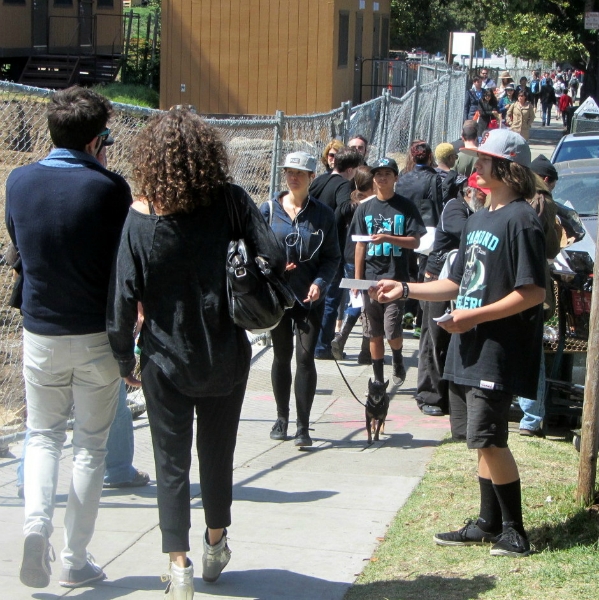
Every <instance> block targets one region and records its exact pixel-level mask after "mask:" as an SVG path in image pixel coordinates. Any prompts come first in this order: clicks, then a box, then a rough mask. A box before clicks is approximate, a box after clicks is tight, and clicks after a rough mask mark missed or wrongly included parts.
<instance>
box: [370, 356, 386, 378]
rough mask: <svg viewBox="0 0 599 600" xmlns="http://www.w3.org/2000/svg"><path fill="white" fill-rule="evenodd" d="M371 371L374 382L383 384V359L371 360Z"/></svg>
mask: <svg viewBox="0 0 599 600" xmlns="http://www.w3.org/2000/svg"><path fill="white" fill-rule="evenodd" d="M372 370H373V372H374V380H375V381H380V382H381V383H383V382H384V381H385V359H384V358H377V359H376V360H373V361H372Z"/></svg>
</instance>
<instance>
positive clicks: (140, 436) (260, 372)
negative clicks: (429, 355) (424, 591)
mask: <svg viewBox="0 0 599 600" xmlns="http://www.w3.org/2000/svg"><path fill="white" fill-rule="evenodd" d="M359 344H360V337H359V334H358V328H357V327H356V328H355V332H354V333H353V334H352V336H351V337H350V340H349V342H348V346H347V348H346V350H347V352H348V358H349V359H350V360H345V361H342V362H341V363H340V365H341V368H342V369H343V372H344V374H345V376H346V378H347V379H348V381H349V383H350V385H351V386H352V388H353V389H354V391H355V392H356V395H357V396H358V397H359V398H361V399H362V398H363V395H364V392H365V390H366V386H367V382H368V378H369V377H370V376H371V374H372V370H371V367H368V366H359V365H357V363H356V356H357V353H358V350H359ZM254 351H255V356H254V359H253V364H252V368H251V374H250V380H249V384H248V391H247V394H246V401H245V405H244V409H243V413H242V421H241V426H240V431H239V438H238V443H237V451H236V456H235V458H236V460H235V488H234V502H233V524H232V526H231V527H230V531H229V533H230V547H231V550H232V552H233V555H232V558H231V562H230V563H229V566H228V567H227V568H226V570H225V571H224V572H223V575H222V576H221V578H220V579H219V581H218V582H217V583H215V584H205V583H204V582H203V581H202V579H201V556H202V550H201V548H202V534H203V532H204V527H205V525H204V520H203V512H202V511H201V510H197V511H193V512H192V523H193V525H192V538H191V546H192V550H191V553H190V557H191V558H192V560H193V561H194V562H195V565H196V579H195V587H196V597H205V598H220V599H221V600H222V599H228V598H231V599H233V598H234V599H239V598H260V599H263V600H269V599H276V598H292V599H294V600H304V599H305V600H314V599H316V598H318V599H324V598H327V599H330V600H340V599H341V598H343V596H344V594H345V592H346V590H347V589H348V587H349V586H350V585H351V584H352V582H353V581H354V579H355V577H356V576H357V575H358V574H359V573H360V572H361V570H362V568H363V565H364V561H366V560H368V559H369V558H370V556H371V555H372V553H373V551H374V550H375V548H376V546H377V543H378V541H377V538H380V537H383V536H384V535H385V531H386V528H387V526H388V524H389V523H390V522H391V520H392V519H393V517H394V516H395V514H396V513H397V511H398V510H399V508H401V506H402V505H403V503H404V502H405V500H406V499H407V498H408V496H409V495H410V493H411V492H412V490H413V489H414V487H415V486H416V484H417V483H418V482H419V480H420V478H421V477H422V475H423V473H424V471H425V468H426V465H427V463H428V461H429V460H430V458H431V455H432V451H433V449H434V447H435V446H436V445H437V444H438V442H439V440H440V439H441V438H442V437H443V436H444V435H445V433H446V432H447V431H448V429H449V423H448V419H447V417H443V418H439V417H425V416H423V415H422V414H421V413H420V411H419V410H418V409H417V407H416V403H415V401H414V399H413V394H414V388H415V384H416V364H417V353H418V340H416V339H413V338H412V337H411V333H410V332H406V343H405V351H404V356H405V362H406V366H407V367H408V376H407V379H406V382H405V383H404V385H403V386H402V388H399V389H396V388H394V387H393V384H391V386H390V389H391V397H392V401H391V406H390V410H389V416H388V419H387V426H386V431H385V435H383V436H382V438H381V441H380V442H377V443H373V444H372V445H371V446H368V445H367V443H366V432H365V420H364V409H363V407H362V406H360V405H359V404H358V403H357V402H356V400H355V399H354V398H353V397H352V396H351V394H350V392H349V391H348V389H347V387H346V386H345V384H344V383H343V380H342V379H341V377H340V375H339V373H338V371H337V367H336V366H335V363H334V362H331V361H317V368H318V390H317V395H316V399H315V402H314V408H313V410H312V422H313V425H312V428H313V431H312V433H311V435H312V437H313V439H314V446H313V447H312V448H311V449H306V450H303V451H300V450H298V449H297V448H296V447H295V446H294V445H293V443H292V442H291V441H288V442H274V441H272V440H271V439H270V437H269V432H270V427H271V425H272V423H273V422H274V420H275V416H276V412H275V403H274V398H273V396H272V391H271V385H270V365H271V362H272V349H270V348H262V347H261V346H256V347H255V349H254ZM385 371H386V375H388V376H390V375H391V367H390V365H387V367H386V369H385ZM135 427H136V431H135V465H136V466H137V467H138V468H140V469H143V470H147V471H148V472H150V473H151V475H152V478H153V477H154V466H153V458H152V449H151V443H150V434H149V427H148V424H147V420H146V418H145V415H144V416H143V417H142V418H140V419H138V420H137V421H135ZM67 443H68V444H70V439H69V440H68V441H67ZM11 450H12V453H13V454H14V456H15V457H19V456H20V454H21V448H20V445H16V446H14V447H13V448H12V449H11ZM16 462H17V460H16V458H15V459H5V460H2V461H0V528H1V530H2V546H1V548H0V589H2V590H4V592H3V593H2V594H0V595H1V596H2V597H3V598H10V600H22V599H25V598H37V599H38V600H50V599H55V598H63V597H69V598H84V599H86V600H112V599H116V598H130V599H132V600H133V599H138V600H142V599H143V600H146V599H148V600H150V599H152V598H156V599H159V598H162V597H163V590H164V587H165V584H163V583H161V581H160V575H161V574H162V573H164V572H165V571H166V567H167V563H168V560H167V557H166V556H165V555H163V554H161V552H160V530H159V528H158V511H157V508H156V488H155V485H154V483H153V482H152V483H151V484H150V485H149V486H147V487H145V488H137V489H133V490H106V491H104V493H103V495H102V501H101V505H100V512H99V516H98V521H97V527H96V533H95V536H94V538H93V540H92V543H91V545H90V548H89V550H90V551H91V552H92V554H93V555H94V557H95V559H96V561H97V562H98V564H100V565H101V566H102V567H103V568H104V569H105V571H106V573H107V575H108V579H107V580H106V581H105V582H102V583H101V584H99V585H97V586H96V587H94V588H83V589H81V590H73V591H69V590H65V589H63V588H61V587H60V586H59V585H58V583H57V581H58V576H59V574H60V559H59V558H58V557H57V561H56V562H55V563H54V565H53V575H52V582H51V584H50V586H49V587H48V588H46V589H44V590H34V589H30V588H26V587H24V586H23V585H22V584H21V583H20V581H19V578H18V575H19V567H20V562H21V556H22V547H23V536H22V531H21V528H22V520H23V510H22V503H21V501H20V500H18V499H17V498H16V488H15V468H16ZM70 472H71V458H70V446H68V447H67V448H66V449H65V452H64V454H63V458H62V461H61V467H60V476H59V485H58V503H57V509H56V514H55V517H54V524H55V526H56V530H55V532H54V534H53V536H52V542H53V545H54V546H55V550H56V553H57V555H58V554H59V552H60V550H61V549H62V534H63V531H62V522H63V518H64V507H65V503H66V496H67V492H68V485H69V479H70ZM197 473H198V468H197V461H196V460H195V459H194V465H193V467H192V496H193V497H192V506H193V507H196V508H198V509H200V508H201V498H200V496H199V483H198V475H197Z"/></svg>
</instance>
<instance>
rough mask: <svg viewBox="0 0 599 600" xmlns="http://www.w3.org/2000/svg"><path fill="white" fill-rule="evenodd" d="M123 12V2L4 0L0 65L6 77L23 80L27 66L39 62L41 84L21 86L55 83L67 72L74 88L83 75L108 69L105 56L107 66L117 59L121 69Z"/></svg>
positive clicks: (0, 19) (0, 10) (0, 15)
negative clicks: (45, 81)
mask: <svg viewBox="0 0 599 600" xmlns="http://www.w3.org/2000/svg"><path fill="white" fill-rule="evenodd" d="M122 13H123V0H1V2H0V64H2V65H3V72H4V76H5V77H6V78H7V79H13V80H19V81H21V74H22V73H23V71H24V68H25V65H26V64H27V63H30V64H31V65H35V64H36V63H37V64H38V65H42V64H43V66H41V67H39V69H38V70H39V71H40V77H41V78H42V80H41V81H40V82H35V83H34V82H33V81H21V82H22V83H31V84H32V85H38V84H40V83H43V79H44V77H45V78H46V79H50V80H51V75H52V74H53V73H54V74H58V73H59V72H61V71H62V76H63V79H64V76H65V70H66V71H69V73H68V74H70V75H71V79H73V80H72V81H70V83H75V82H76V81H78V80H79V71H80V70H85V74H87V75H89V74H90V70H93V69H96V68H100V69H105V70H106V69H109V67H107V66H106V65H104V66H100V64H99V61H100V57H102V58H103V59H104V62H106V61H108V62H114V57H116V63H117V64H118V57H119V56H120V54H121V52H122V46H123V14H122ZM80 62H81V64H79V63H80ZM100 62H101V61H100ZM44 63H45V64H44ZM83 65H85V66H84V68H83ZM80 67H82V69H80ZM32 70H35V68H33V67H32ZM109 70H110V69H109ZM92 75H93V74H92ZM98 79H99V80H102V79H103V78H102V77H101V76H100V77H98ZM49 87H64V86H63V85H56V86H52V85H50V86H49Z"/></svg>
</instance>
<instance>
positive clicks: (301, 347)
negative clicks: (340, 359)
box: [270, 302, 324, 427]
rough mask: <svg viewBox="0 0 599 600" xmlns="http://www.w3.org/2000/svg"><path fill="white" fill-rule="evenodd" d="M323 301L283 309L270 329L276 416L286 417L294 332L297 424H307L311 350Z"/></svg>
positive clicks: (312, 377) (311, 396)
mask: <svg viewBox="0 0 599 600" xmlns="http://www.w3.org/2000/svg"><path fill="white" fill-rule="evenodd" d="M323 312H324V302H321V303H320V304H319V305H317V306H315V307H312V308H311V309H306V308H304V307H303V306H301V305H300V304H299V303H297V302H296V303H295V305H294V306H293V307H292V308H291V309H289V310H288V311H286V312H285V315H284V316H283V319H282V320H281V322H280V323H279V324H278V325H277V326H276V327H275V328H274V329H273V330H272V331H271V332H270V334H271V338H272V346H273V353H274V359H273V361H272V369H271V372H270V376H271V381H272V390H273V393H274V395H275V400H276V403H277V416H278V417H279V418H281V419H285V420H289V402H290V398H291V382H292V376H291V359H292V358H293V338H294V332H295V364H296V367H295V385H294V391H295V406H296V410H297V425H298V427H308V424H309V422H310V411H311V410H312V404H313V402H314V394H315V393H316V365H315V364H314V350H315V348H316V342H317V341H318V334H319V332H320V325H321V322H322V315H323Z"/></svg>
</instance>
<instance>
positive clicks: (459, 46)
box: [451, 31, 476, 56]
mask: <svg viewBox="0 0 599 600" xmlns="http://www.w3.org/2000/svg"><path fill="white" fill-rule="evenodd" d="M475 36H476V33H464V32H463V31H454V32H453V42H452V45H451V53H452V54H457V55H458V56H470V53H471V52H472V38H474V37H475Z"/></svg>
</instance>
